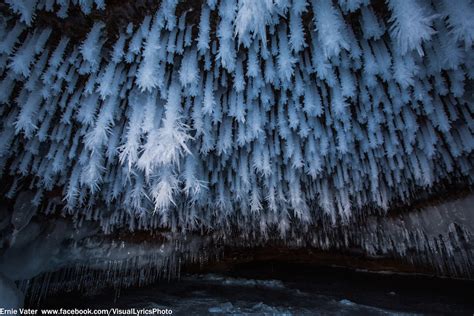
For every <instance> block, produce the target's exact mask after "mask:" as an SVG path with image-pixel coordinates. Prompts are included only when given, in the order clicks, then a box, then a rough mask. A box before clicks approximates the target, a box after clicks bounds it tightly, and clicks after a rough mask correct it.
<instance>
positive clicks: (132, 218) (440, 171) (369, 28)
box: [0, 0, 474, 287]
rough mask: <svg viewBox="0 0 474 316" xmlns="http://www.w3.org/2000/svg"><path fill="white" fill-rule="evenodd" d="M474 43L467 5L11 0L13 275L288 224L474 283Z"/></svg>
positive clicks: (7, 33) (5, 147)
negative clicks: (32, 259)
mask: <svg viewBox="0 0 474 316" xmlns="http://www.w3.org/2000/svg"><path fill="white" fill-rule="evenodd" d="M473 41H474V4H473V3H472V1H470V0H457V1H456V2H455V3H452V2H450V1H449V0H387V1H381V0H376V1H375V0H372V1H370V0H338V1H330V0H311V1H307V0H220V1H218V0H207V1H178V0H164V1H152V0H149V1H104V0H94V1H93V0H39V1H38V0H5V1H4V3H0V116H1V122H0V169H1V181H2V186H1V190H0V191H1V192H0V193H1V205H0V207H1V209H0V214H1V218H0V237H1V238H2V239H0V241H1V242H2V244H3V246H2V248H1V251H0V258H1V259H2V260H1V261H0V266H1V267H2V269H1V271H2V272H3V273H4V274H5V275H9V276H10V278H11V279H13V280H27V279H32V278H34V277H37V276H38V275H41V273H43V272H45V271H54V270H57V269H60V268H65V267H73V268H70V269H76V270H74V271H77V269H79V268H78V266H81V267H82V266H86V267H88V268H90V269H93V268H97V269H99V267H102V268H104V269H115V270H116V269H125V270H126V271H131V270H133V267H135V269H137V268H138V269H139V268H140V267H142V266H145V265H148V266H147V267H148V268H147V269H144V270H146V271H148V272H146V273H149V274H150V275H151V274H153V273H154V275H159V274H160V273H163V271H162V270H160V269H161V268H162V267H164V266H166V267H167V268H166V269H168V270H169V269H171V270H173V271H176V270H179V266H180V264H181V263H182V262H185V261H193V260H198V261H199V260H208V259H209V257H212V256H215V254H216V253H218V252H219V251H218V250H216V249H220V248H221V247H223V246H255V245H264V244H265V243H266V242H268V241H269V240H273V241H278V242H279V244H280V245H282V246H285V247H315V248H318V249H336V250H344V249H345V250H347V249H362V250H363V252H364V253H365V254H366V255H368V256H381V255H390V256H392V257H396V258H399V259H403V260H405V261H407V262H410V263H412V264H420V265H424V266H429V267H432V268H433V271H435V272H436V273H438V274H442V275H450V276H461V277H468V278H472V277H473V275H474V273H473V270H474V268H473V267H474V264H473V260H474V254H473V249H474V246H473V244H472V238H473V237H472V235H473V231H474V228H473V222H474V219H473V213H474V207H473V205H474V202H473V195H472V193H471V191H472V180H473V175H474V172H473V163H474V161H473V154H472V151H473V148H474V138H473V132H474V120H473V100H474V97H473V79H474V58H473V56H474V54H473V53H474V52H473ZM434 223H436V225H435V224H434ZM123 236H127V237H123ZM0 245H1V244H0ZM36 251H39V252H40V253H41V254H42V256H41V258H43V259H44V262H43V261H41V260H39V261H40V262H36V263H35V265H34V266H33V264H30V266H26V267H24V268H19V266H21V263H20V262H21V260H20V257H22V256H27V255H31V256H33V252H36ZM30 252H31V253H30ZM178 257H179V258H178ZM158 258H160V259H158ZM133 260H135V261H133ZM160 260H161V261H160ZM129 261H133V262H135V263H134V264H131V263H129ZM158 261H159V262H160V263H159V264H158V263H157V262H158ZM124 262H126V263H124ZM152 267H153V268H152ZM153 269H155V270H156V271H155V272H153ZM160 271H161V272H160ZM168 272H169V271H168ZM144 273H145V272H144ZM72 274H73V273H72ZM129 277H130V279H131V280H133V282H139V281H137V280H142V279H143V278H144V277H143V276H142V275H135V276H134V277H133V276H130V275H129ZM120 282H123V284H126V283H127V282H128V281H127V280H126V278H125V277H124V278H123V280H122V281H120ZM130 282H131V281H130ZM28 284H29V285H24V286H25V287H28V286H30V285H31V283H28Z"/></svg>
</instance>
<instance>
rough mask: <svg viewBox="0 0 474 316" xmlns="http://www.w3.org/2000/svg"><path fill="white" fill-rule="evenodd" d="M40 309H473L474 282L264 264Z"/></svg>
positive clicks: (52, 302)
mask: <svg viewBox="0 0 474 316" xmlns="http://www.w3.org/2000/svg"><path fill="white" fill-rule="evenodd" d="M40 307H42V308H48V307H49V308H54V307H56V308H60V307H62V308H86V307H87V308H113V307H116V308H133V307H135V308H144V307H146V308H153V307H157V308H158V307H159V308H168V309H172V310H173V315H207V314H213V315H407V314H410V315H411V314H430V315H444V314H459V315H473V313H474V282H472V281H462V280H448V279H439V278H433V277H427V276H413V275H394V274H384V273H377V274H375V273H366V272H361V271H359V272H357V271H353V270H348V269H343V268H322V267H314V266H306V265H298V264H284V263H274V262H260V263H250V264H244V265H241V266H239V267H238V268H237V269H234V270H233V271H227V272H225V273H221V274H211V273H206V274H191V275H185V276H183V277H182V278H181V280H174V281H170V282H168V281H162V282H160V283H158V284H154V285H152V286H148V287H144V288H131V289H123V290H121V292H120V294H118V293H116V292H115V291H114V290H103V291H102V292H99V293H96V294H94V295H81V294H79V293H63V294H62V295H59V296H55V297H50V298H48V299H47V300H45V301H43V302H42V304H41V306H40Z"/></svg>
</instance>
